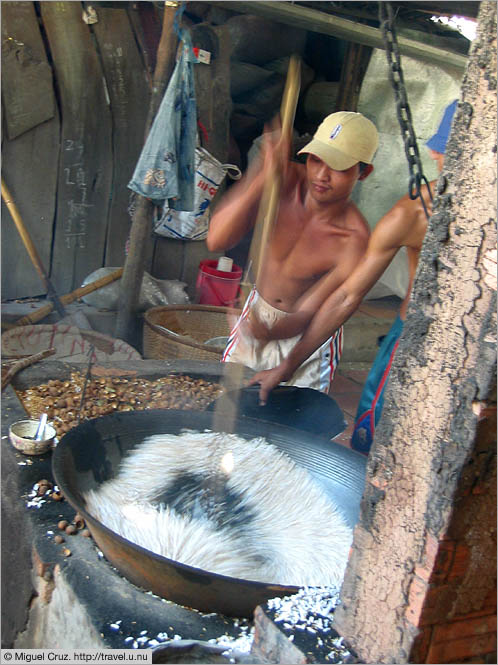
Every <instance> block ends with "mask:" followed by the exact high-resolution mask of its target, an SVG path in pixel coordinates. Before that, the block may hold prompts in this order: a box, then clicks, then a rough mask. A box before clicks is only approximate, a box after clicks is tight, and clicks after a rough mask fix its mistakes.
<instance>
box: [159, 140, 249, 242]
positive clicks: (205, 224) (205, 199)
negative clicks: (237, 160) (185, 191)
mask: <svg viewBox="0 0 498 665" xmlns="http://www.w3.org/2000/svg"><path fill="white" fill-rule="evenodd" d="M227 174H228V175H229V176H230V178H232V179H233V180H238V179H239V178H240V177H241V175H242V174H241V172H240V169H239V167H238V166H235V165H234V164H222V163H221V162H219V161H218V160H217V159H216V158H215V157H213V155H211V154H210V153H209V152H208V151H207V150H205V149H204V148H199V147H198V148H196V149H195V191H194V210H193V211H192V212H181V211H179V210H173V209H172V208H167V207H164V208H163V209H162V214H161V216H160V218H159V219H157V221H156V222H155V224H154V231H155V232H156V233H157V234H158V235H160V236H165V237H166V238H180V239H185V240H202V239H204V238H205V237H206V236H207V232H208V228H209V217H210V215H209V211H208V208H209V206H210V204H211V201H212V200H213V198H214V196H215V194H216V192H217V191H218V189H219V187H220V185H221V183H222V182H223V180H224V178H225V176H226V175H227Z"/></svg>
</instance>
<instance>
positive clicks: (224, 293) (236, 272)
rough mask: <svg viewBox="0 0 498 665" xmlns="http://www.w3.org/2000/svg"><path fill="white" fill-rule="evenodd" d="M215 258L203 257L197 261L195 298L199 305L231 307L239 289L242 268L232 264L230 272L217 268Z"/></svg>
mask: <svg viewBox="0 0 498 665" xmlns="http://www.w3.org/2000/svg"><path fill="white" fill-rule="evenodd" d="M217 265H218V260H217V259H204V260H203V261H201V262H200V263H199V272H198V274H197V282H196V284H195V289H196V294H197V297H196V300H197V302H198V303H199V304H200V305H218V306H221V307H233V306H234V304H235V301H236V299H237V296H238V294H239V289H240V280H241V278H242V268H239V266H237V265H235V263H234V264H233V265H232V270H231V271H230V272H225V271H224V270H217V268H216V267H217Z"/></svg>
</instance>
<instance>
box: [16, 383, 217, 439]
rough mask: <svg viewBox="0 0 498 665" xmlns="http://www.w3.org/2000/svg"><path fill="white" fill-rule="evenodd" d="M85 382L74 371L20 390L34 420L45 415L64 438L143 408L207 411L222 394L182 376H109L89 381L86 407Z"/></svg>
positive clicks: (214, 388) (214, 386)
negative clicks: (93, 421)
mask: <svg viewBox="0 0 498 665" xmlns="http://www.w3.org/2000/svg"><path fill="white" fill-rule="evenodd" d="M84 384H85V379H84V376H83V375H82V374H80V373H79V372H73V373H72V374H71V379H70V380H68V381H61V380H59V379H51V380H50V381H48V382H47V383H43V384H41V385H39V386H34V387H32V388H28V389H27V390H22V391H21V390H20V391H18V395H19V398H20V399H21V401H22V403H23V406H24V408H25V409H26V411H27V413H28V414H29V415H30V417H31V418H35V419H36V418H39V417H40V415H41V414H42V413H46V414H47V416H48V419H49V421H51V422H52V423H53V426H54V428H55V430H56V432H57V436H59V437H60V436H62V435H63V434H65V433H66V432H67V431H69V430H70V429H72V428H73V427H76V426H77V425H78V423H79V421H81V422H82V421H83V420H86V419H89V418H97V417H99V416H103V415H106V414H108V413H113V412H114V411H135V410H137V411H139V410H143V409H196V410H204V409H205V408H206V407H207V406H208V405H209V404H210V403H211V402H212V401H213V400H215V399H216V398H217V397H219V396H220V395H221V394H222V393H223V388H222V387H221V385H220V384H218V383H210V382H208V381H205V380H204V379H194V378H192V377H189V376H183V375H170V376H166V377H161V378H159V379H155V380H149V379H142V378H125V377H106V378H94V379H91V380H88V382H87V385H86V388H85V393H84V400H83V404H82V403H81V401H82V395H83V387H84Z"/></svg>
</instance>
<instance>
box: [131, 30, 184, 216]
mask: <svg viewBox="0 0 498 665" xmlns="http://www.w3.org/2000/svg"><path fill="white" fill-rule="evenodd" d="M180 39H181V41H182V48H181V52H180V57H179V59H178V62H177V63H176V66H175V69H174V71H173V74H172V75H171V78H170V81H169V83H168V87H167V89H166V92H165V94H164V97H163V100H162V102H161V105H160V106H159V110H158V112H157V115H156V117H155V119H154V122H153V123H152V127H151V128H150V132H149V135H148V136H147V140H146V142H145V145H144V147H143V149H142V152H141V154H140V157H139V160H138V162H137V165H136V167H135V172H134V173H133V177H132V179H131V180H130V182H129V183H128V187H129V188H130V189H132V190H133V191H134V192H136V193H137V194H140V195H141V196H144V197H146V198H148V199H151V200H152V201H154V203H156V204H157V205H164V204H165V202H166V204H167V205H168V206H169V207H172V208H174V209H175V210H188V211H191V210H193V209H194V172H195V146H196V142H197V107H196V101H195V88H194V73H193V63H194V62H196V61H197V58H196V56H195V55H194V52H193V49H192V42H191V39H190V34H189V32H188V30H186V29H183V30H181V31H180ZM168 199H170V201H169V202H168Z"/></svg>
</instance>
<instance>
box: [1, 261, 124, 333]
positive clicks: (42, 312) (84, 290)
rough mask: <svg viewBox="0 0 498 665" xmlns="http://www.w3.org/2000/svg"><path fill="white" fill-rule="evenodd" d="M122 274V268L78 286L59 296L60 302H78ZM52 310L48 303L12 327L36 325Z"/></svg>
mask: <svg viewBox="0 0 498 665" xmlns="http://www.w3.org/2000/svg"><path fill="white" fill-rule="evenodd" d="M122 274H123V268H118V269H117V270H114V272H111V273H110V274H109V275H105V277H101V278H100V279H96V280H95V281H94V282H90V284H86V285H85V286H80V287H79V288H78V289H75V290H74V291H71V293H68V294H66V295H65V296H61V302H62V303H64V305H69V303H71V302H74V301H75V300H78V298H82V297H83V296H86V295H87V294H88V293H92V291H97V289H101V288H102V287H103V286H106V285H107V284H110V283H111V282H114V281H115V280H117V279H119V278H120V277H121V275H122ZM53 308H54V305H53V303H48V304H47V305H43V307H40V308H39V309H37V310H35V311H34V312H33V313H32V314H27V315H26V316H23V317H22V318H21V319H18V320H17V321H16V322H15V324H14V325H13V327H16V326H27V325H29V324H31V323H36V322H37V321H41V320H42V319H44V318H45V317H46V316H48V315H49V314H50V312H51V311H52V310H53Z"/></svg>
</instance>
